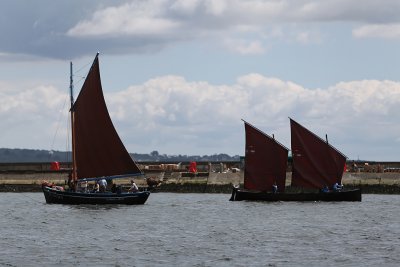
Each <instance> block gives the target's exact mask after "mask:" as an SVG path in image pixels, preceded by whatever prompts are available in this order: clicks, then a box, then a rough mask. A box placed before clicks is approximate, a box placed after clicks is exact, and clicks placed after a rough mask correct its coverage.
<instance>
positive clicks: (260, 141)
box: [230, 119, 361, 201]
mask: <svg viewBox="0 0 400 267" xmlns="http://www.w3.org/2000/svg"><path fill="white" fill-rule="evenodd" d="M290 128H291V146H292V159H293V161H292V181H291V186H292V187H295V188H298V189H300V190H301V192H298V193H296V192H293V193H287V192H285V191H284V189H285V184H284V183H282V179H285V178H286V177H285V176H283V175H277V174H278V173H280V172H282V171H283V169H284V172H285V175H286V164H287V160H288V158H287V150H286V157H285V156H284V154H285V153H284V149H286V148H285V147H284V146H282V145H280V144H279V143H278V142H276V141H275V140H274V139H273V138H271V137H270V136H268V135H266V134H263V133H262V132H261V131H259V130H257V129H256V128H254V127H252V126H250V125H249V124H248V123H246V122H245V129H246V156H245V173H244V189H239V188H237V187H234V188H233V189H232V196H231V199H230V200H232V201H235V200H236V201H237V200H263V201H361V190H360V189H355V190H346V191H345V190H337V191H334V190H332V191H329V192H322V191H321V189H322V188H324V187H326V186H332V185H334V184H335V183H338V184H339V185H340V184H341V182H342V176H343V171H344V166H345V163H346V156H344V155H343V154H342V153H341V152H340V151H338V150H337V149H336V148H334V147H333V146H331V145H330V144H329V143H328V141H327V140H326V141H324V140H322V139H321V138H319V137H318V136H316V135H315V134H314V133H312V132H311V131H309V130H308V129H306V128H305V127H303V126H302V125H300V124H299V123H297V122H296V121H294V120H293V119H290ZM254 144H255V145H254ZM279 145H280V146H279ZM250 147H253V149H250V150H249V148H250ZM279 147H280V149H279V150H278V149H277V148H279ZM260 150H262V152H259V151H260ZM253 151H254V152H253ZM279 151H280V152H279ZM271 170H272V171H271ZM273 179H275V181H276V183H277V184H278V188H279V191H278V192H271V189H272V186H271V181H272V180H273ZM254 180H256V181H257V184H255V183H253V182H251V181H254ZM279 182H280V185H279ZM249 185H250V186H249Z"/></svg>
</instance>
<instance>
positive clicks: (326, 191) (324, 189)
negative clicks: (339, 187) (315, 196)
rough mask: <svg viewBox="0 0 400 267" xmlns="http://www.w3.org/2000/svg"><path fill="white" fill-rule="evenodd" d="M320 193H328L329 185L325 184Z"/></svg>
mask: <svg viewBox="0 0 400 267" xmlns="http://www.w3.org/2000/svg"><path fill="white" fill-rule="evenodd" d="M321 191H322V193H328V192H329V187H328V186H327V185H325V186H324V187H323V188H322V189H321Z"/></svg>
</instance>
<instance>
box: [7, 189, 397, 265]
mask: <svg viewBox="0 0 400 267" xmlns="http://www.w3.org/2000/svg"><path fill="white" fill-rule="evenodd" d="M229 197H230V195H227V194H176V193H153V194H151V195H150V197H149V199H148V201H147V202H146V204H145V205H138V206H125V205H118V206H96V205H84V206H71V205H57V204H52V205H51V204H46V203H45V200H44V196H43V194H42V193H0V210H1V216H0V227H1V228H0V229H1V230H0V266H398V264H399V262H400V210H399V207H400V196H399V195H363V201H362V202H341V203H323V202H307V203H300V202H290V203H289V202H277V203H263V202H246V201H243V202H229V201H228V199H229Z"/></svg>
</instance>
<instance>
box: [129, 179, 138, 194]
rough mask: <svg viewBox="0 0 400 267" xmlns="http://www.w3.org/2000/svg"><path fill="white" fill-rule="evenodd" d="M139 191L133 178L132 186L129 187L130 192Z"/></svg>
mask: <svg viewBox="0 0 400 267" xmlns="http://www.w3.org/2000/svg"><path fill="white" fill-rule="evenodd" d="M137 191H139V188H138V187H137V185H136V184H135V181H134V180H131V188H129V190H128V192H131V193H134V192H137Z"/></svg>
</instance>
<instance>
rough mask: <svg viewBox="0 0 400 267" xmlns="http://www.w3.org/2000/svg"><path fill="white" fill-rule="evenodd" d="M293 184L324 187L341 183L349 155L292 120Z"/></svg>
mask: <svg viewBox="0 0 400 267" xmlns="http://www.w3.org/2000/svg"><path fill="white" fill-rule="evenodd" d="M290 129H291V143H292V156H293V170H292V186H298V187H304V188H317V189H321V188H322V187H323V186H325V185H327V186H329V187H331V186H332V185H333V184H334V183H336V182H338V183H341V181H342V176H343V170H344V165H345V163H346V156H344V155H343V154H342V153H340V152H339V151H338V150H336V149H335V148H334V147H332V146H331V145H329V144H328V143H327V142H325V141H324V140H322V139H321V138H319V137H318V136H316V135H315V134H314V133H312V132H311V131H309V130H307V129H306V128H304V127H303V126H301V125H300V124H299V123H297V122H295V121H294V120H292V119H290Z"/></svg>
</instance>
